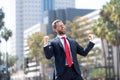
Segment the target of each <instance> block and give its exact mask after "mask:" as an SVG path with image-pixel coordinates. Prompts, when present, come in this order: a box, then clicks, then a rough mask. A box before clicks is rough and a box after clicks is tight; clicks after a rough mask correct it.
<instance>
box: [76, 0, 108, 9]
mask: <svg viewBox="0 0 120 80" xmlns="http://www.w3.org/2000/svg"><path fill="white" fill-rule="evenodd" d="M108 1H110V0H76V8H83V9H100V8H102V6H103V5H104V4H106V2H108Z"/></svg>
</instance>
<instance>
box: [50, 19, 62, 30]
mask: <svg viewBox="0 0 120 80" xmlns="http://www.w3.org/2000/svg"><path fill="white" fill-rule="evenodd" d="M58 22H62V20H60V19H56V20H54V21H53V22H52V28H53V29H55V28H56V23H58Z"/></svg>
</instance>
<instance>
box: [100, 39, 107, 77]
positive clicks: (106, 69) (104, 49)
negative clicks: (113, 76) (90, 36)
mask: <svg viewBox="0 0 120 80" xmlns="http://www.w3.org/2000/svg"><path fill="white" fill-rule="evenodd" d="M101 42H102V49H103V55H104V63H105V73H106V75H105V78H106V79H107V62H106V53H105V47H104V40H103V39H101Z"/></svg>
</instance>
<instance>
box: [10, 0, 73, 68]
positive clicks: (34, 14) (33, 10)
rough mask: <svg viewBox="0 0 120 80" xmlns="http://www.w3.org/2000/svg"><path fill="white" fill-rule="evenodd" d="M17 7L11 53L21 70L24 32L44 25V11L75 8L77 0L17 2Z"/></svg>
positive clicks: (23, 0)
mask: <svg viewBox="0 0 120 80" xmlns="http://www.w3.org/2000/svg"><path fill="white" fill-rule="evenodd" d="M63 4H64V5H63ZM15 5H16V9H15V10H16V11H15V12H16V25H15V27H14V29H13V32H14V34H13V37H12V39H13V40H11V41H10V43H11V45H10V47H12V49H11V50H10V53H14V54H16V57H17V63H16V67H17V69H20V66H21V64H22V63H21V62H22V61H23V56H24V55H23V54H24V53H23V52H24V49H23V46H24V44H23V43H24V41H23V36H24V30H26V29H29V28H30V27H32V26H33V25H35V24H37V23H43V19H44V11H48V10H54V9H63V8H74V7H75V0H65V1H60V0H16V2H15ZM12 44H14V45H12Z"/></svg>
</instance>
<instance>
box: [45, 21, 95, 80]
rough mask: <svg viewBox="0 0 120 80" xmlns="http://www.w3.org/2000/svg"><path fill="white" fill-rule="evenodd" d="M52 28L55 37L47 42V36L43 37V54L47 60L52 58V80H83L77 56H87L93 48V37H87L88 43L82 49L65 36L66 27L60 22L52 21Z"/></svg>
mask: <svg viewBox="0 0 120 80" xmlns="http://www.w3.org/2000/svg"><path fill="white" fill-rule="evenodd" d="M52 27H53V31H54V32H55V33H56V34H57V36H56V37H55V38H54V39H52V40H49V37H48V36H45V37H44V53H45V56H46V58H47V59H51V57H54V62H55V77H54V80H83V78H82V77H81V72H80V69H79V64H78V61H77V54H79V55H82V56H87V54H88V52H89V51H90V50H91V49H92V48H93V47H94V43H93V42H92V40H93V35H92V34H91V35H89V40H90V41H89V42H88V44H87V45H86V47H85V48H83V47H82V46H80V45H79V44H78V43H77V42H76V41H75V40H74V39H71V38H69V37H68V36H66V26H65V25H64V24H63V22H62V21H61V20H59V19H57V20H55V21H53V23H52Z"/></svg>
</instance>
